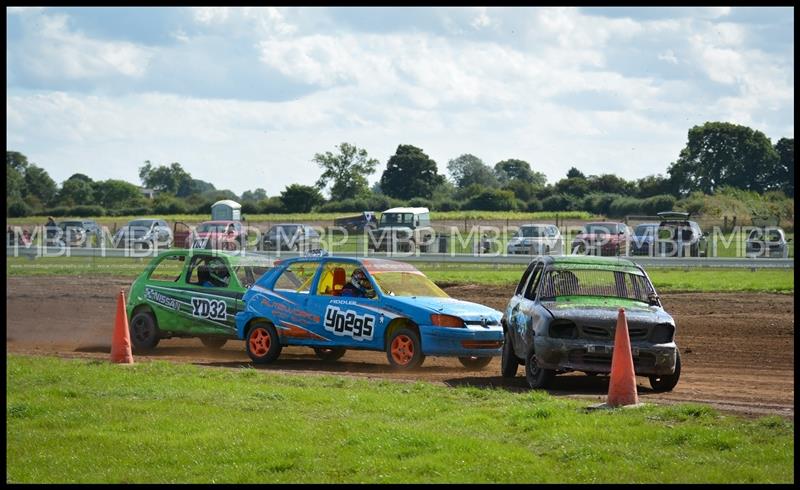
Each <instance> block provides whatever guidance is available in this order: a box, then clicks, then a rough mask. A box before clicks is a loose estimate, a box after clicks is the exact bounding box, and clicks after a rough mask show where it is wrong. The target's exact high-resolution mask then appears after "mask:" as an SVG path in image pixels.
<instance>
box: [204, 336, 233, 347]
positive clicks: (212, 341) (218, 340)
mask: <svg viewBox="0 0 800 490" xmlns="http://www.w3.org/2000/svg"><path fill="white" fill-rule="evenodd" d="M200 341H201V342H203V345H205V346H206V347H208V348H209V349H221V348H222V346H223V345H225V344H226V343H227V342H228V339H226V338H225V337H202V338H201V339H200Z"/></svg>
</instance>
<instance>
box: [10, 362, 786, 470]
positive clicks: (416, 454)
mask: <svg viewBox="0 0 800 490" xmlns="http://www.w3.org/2000/svg"><path fill="white" fill-rule="evenodd" d="M6 362H7V374H6V383H7V385H6V394H7V402H6V436H7V442H6V481H7V482H14V483H19V482H24V483H45V482H46V483H51V482H52V483H56V482H64V483H66V482H69V483H123V482H124V483H147V482H158V483H161V482H167V483H178V482H193V483H212V482H213V483H419V482H433V483H472V482H475V483H513V482H516V483H552V482H563V483H791V482H793V481H794V424H793V422H791V421H788V420H785V419H783V418H779V417H774V416H773V417H766V418H760V419H756V420H748V419H742V418H738V417H735V416H728V415H722V414H720V413H717V412H715V411H714V410H713V409H710V408H707V407H705V406H701V405H695V404H686V405H674V406H657V405H649V404H648V405H645V406H643V407H640V408H636V409H627V410H625V409H617V410H595V411H586V410H585V409H586V407H587V406H588V405H590V404H591V403H593V402H587V401H581V400H575V399H568V398H565V397H553V396H550V395H548V394H547V393H546V392H542V391H523V392H519V393H516V392H509V391H505V390H499V389H480V388H475V387H461V388H448V387H444V386H439V385H433V384H429V383H423V382H417V383H403V382H391V381H376V380H363V379H351V378H345V377H334V376H296V375H289V374H286V373H281V372H279V371H269V370H263V371H262V370H255V369H252V368H245V369H216V368H207V367H198V366H193V365H189V364H170V363H167V362H164V361H157V362H147V363H140V364H136V365H133V366H120V365H114V364H110V363H108V362H107V361H100V360H93V361H87V360H75V359H73V360H65V359H57V358H47V357H24V356H17V355H9V356H7V361H6Z"/></svg>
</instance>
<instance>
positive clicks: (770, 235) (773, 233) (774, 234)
mask: <svg viewBox="0 0 800 490" xmlns="http://www.w3.org/2000/svg"><path fill="white" fill-rule="evenodd" d="M747 239H748V240H763V239H764V231H763V230H760V229H755V230H753V231H751V232H750V236H749V237H748V238H747ZM767 241H768V242H779V241H781V233H780V232H779V231H778V230H767Z"/></svg>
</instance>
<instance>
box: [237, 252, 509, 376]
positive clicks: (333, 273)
mask: <svg viewBox="0 0 800 490" xmlns="http://www.w3.org/2000/svg"><path fill="white" fill-rule="evenodd" d="M357 269H358V270H360V271H361V272H360V273H364V276H366V279H364V282H363V284H365V285H366V288H364V289H362V291H364V290H366V293H367V295H366V296H351V295H349V294H352V293H351V292H350V291H351V290H352V286H350V285H349V283H351V278H352V277H353V273H354V271H356V270H357ZM360 273H359V274H360ZM242 300H243V303H244V309H243V311H241V312H240V313H237V315H236V329H237V335H238V337H239V338H240V339H242V340H244V341H245V344H246V348H247V353H248V355H249V356H250V359H252V361H253V362H254V363H257V364H263V363H269V362H272V361H274V360H275V359H277V358H278V356H279V355H280V352H281V349H282V348H283V346H287V345H297V346H307V347H311V348H313V349H314V351H315V353H316V354H317V356H318V357H320V358H322V359H325V360H335V359H338V358H340V357H342V356H343V355H344V353H345V352H346V350H347V349H362V350H374V351H383V352H386V357H387V359H388V360H389V364H390V365H391V366H392V367H394V368H396V369H401V370H402V369H413V368H416V367H418V366H420V365H421V364H422V363H423V361H424V360H425V357H426V356H454V357H458V359H459V360H460V361H461V363H462V364H463V365H464V366H465V367H467V368H470V369H480V368H483V367H485V366H486V365H487V364H489V362H491V360H492V357H495V356H499V355H500V353H501V349H502V346H503V328H502V326H501V324H500V320H501V318H502V316H503V315H502V313H501V312H499V311H497V310H495V309H492V308H489V307H487V306H483V305H479V304H476V303H470V302H467V301H461V300H457V299H454V298H451V297H449V296H448V295H447V293H445V292H444V291H442V290H441V289H440V288H439V287H438V286H436V285H435V284H434V283H433V282H432V281H431V280H429V279H428V278H427V277H425V275H424V274H422V273H421V272H420V271H418V270H417V269H416V268H414V267H413V266H411V265H408V264H406V263H403V262H396V261H392V260H384V259H367V258H364V259H360V258H349V257H347V258H345V257H335V256H327V257H298V258H293V259H289V260H285V261H281V262H279V263H278V265H277V266H276V267H275V268H274V269H272V270H270V271H269V272H267V273H265V274H264V275H263V276H262V277H261V278H260V279H259V280H258V281H257V282H256V283H255V284H254V285H253V286H252V287H251V288H250V289H248V291H247V292H246V293H245V295H244V297H243V298H242Z"/></svg>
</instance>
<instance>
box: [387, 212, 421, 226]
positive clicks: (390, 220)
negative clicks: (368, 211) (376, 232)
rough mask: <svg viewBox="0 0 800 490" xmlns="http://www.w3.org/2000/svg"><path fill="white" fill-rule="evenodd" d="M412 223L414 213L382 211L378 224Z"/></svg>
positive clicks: (402, 224) (403, 224)
mask: <svg viewBox="0 0 800 490" xmlns="http://www.w3.org/2000/svg"><path fill="white" fill-rule="evenodd" d="M413 224H414V213H384V214H382V215H381V221H380V226H411V225H413Z"/></svg>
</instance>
